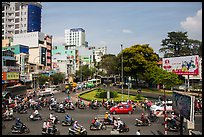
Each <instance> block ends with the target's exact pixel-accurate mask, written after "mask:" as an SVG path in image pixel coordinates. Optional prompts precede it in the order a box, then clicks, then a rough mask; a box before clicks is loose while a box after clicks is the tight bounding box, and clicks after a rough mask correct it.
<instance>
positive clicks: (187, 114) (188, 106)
mask: <svg viewBox="0 0 204 137" xmlns="http://www.w3.org/2000/svg"><path fill="white" fill-rule="evenodd" d="M194 100H195V97H194V96H190V95H186V94H182V93H179V92H175V91H173V104H172V109H173V110H174V111H175V113H177V114H180V115H181V116H183V117H184V118H186V119H188V120H189V121H191V122H194Z"/></svg>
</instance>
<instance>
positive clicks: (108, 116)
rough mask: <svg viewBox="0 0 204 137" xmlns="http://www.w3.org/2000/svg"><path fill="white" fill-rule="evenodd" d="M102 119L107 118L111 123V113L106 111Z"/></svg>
mask: <svg viewBox="0 0 204 137" xmlns="http://www.w3.org/2000/svg"><path fill="white" fill-rule="evenodd" d="M104 119H105V120H108V121H109V122H111V123H112V122H113V119H112V118H111V115H110V114H108V112H106V114H105V117H104Z"/></svg>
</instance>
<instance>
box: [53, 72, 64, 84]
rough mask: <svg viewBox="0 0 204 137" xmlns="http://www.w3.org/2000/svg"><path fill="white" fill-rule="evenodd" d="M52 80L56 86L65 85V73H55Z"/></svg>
mask: <svg viewBox="0 0 204 137" xmlns="http://www.w3.org/2000/svg"><path fill="white" fill-rule="evenodd" d="M50 80H51V81H52V82H53V83H54V85H57V84H59V83H63V81H64V80H65V74H64V73H61V72H60V73H55V74H53V75H51V76H50Z"/></svg>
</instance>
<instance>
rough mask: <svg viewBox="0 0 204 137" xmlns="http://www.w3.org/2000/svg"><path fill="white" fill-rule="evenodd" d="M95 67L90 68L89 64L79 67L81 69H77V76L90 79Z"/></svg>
mask: <svg viewBox="0 0 204 137" xmlns="http://www.w3.org/2000/svg"><path fill="white" fill-rule="evenodd" d="M95 71H96V70H95V69H94V68H89V66H88V65H83V66H80V67H79V70H78V71H76V76H77V78H78V79H81V77H82V79H83V80H84V79H86V80H87V79H88V78H89V77H92V76H93V74H94V73H95Z"/></svg>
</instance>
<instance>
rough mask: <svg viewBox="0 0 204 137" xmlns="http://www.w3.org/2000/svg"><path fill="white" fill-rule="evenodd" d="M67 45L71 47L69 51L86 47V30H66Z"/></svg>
mask: <svg viewBox="0 0 204 137" xmlns="http://www.w3.org/2000/svg"><path fill="white" fill-rule="evenodd" d="M65 44H66V45H67V46H68V47H69V49H75V48H78V47H85V46H86V41H85V30H84V29H82V28H75V29H67V30H65Z"/></svg>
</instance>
